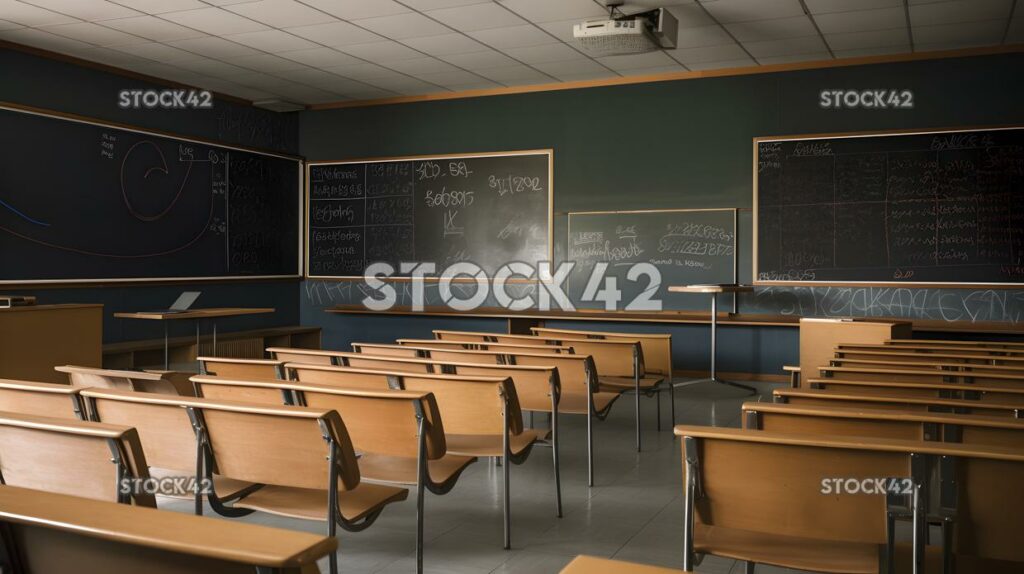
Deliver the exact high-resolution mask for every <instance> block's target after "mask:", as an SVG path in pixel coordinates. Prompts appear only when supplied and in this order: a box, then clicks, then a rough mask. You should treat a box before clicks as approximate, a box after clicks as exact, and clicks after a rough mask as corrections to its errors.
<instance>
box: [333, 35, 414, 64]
mask: <svg viewBox="0 0 1024 574" xmlns="http://www.w3.org/2000/svg"><path fill="white" fill-rule="evenodd" d="M339 49H340V50H341V51H342V52H345V53H346V54H350V55H352V56H355V57H357V58H362V59H364V60H366V61H368V62H374V63H377V64H380V63H384V62H393V61H395V60H410V59H412V58H422V57H423V54H422V53H420V52H417V51H416V50H414V49H412V48H410V47H408V46H404V45H402V44H399V43H398V42H393V41H391V40H385V41H383V42H370V43H369V44H353V45H351V46H343V47H341V48H339Z"/></svg>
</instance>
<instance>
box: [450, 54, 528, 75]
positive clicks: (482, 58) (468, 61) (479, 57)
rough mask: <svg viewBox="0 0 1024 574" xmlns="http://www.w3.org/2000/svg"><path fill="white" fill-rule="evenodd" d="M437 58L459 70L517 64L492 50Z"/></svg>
mask: <svg viewBox="0 0 1024 574" xmlns="http://www.w3.org/2000/svg"><path fill="white" fill-rule="evenodd" d="M439 57H440V58H441V59H442V60H444V61H446V62H449V63H452V64H455V65H456V66H458V67H460V68H466V69H467V70H480V69H484V68H501V67H505V66H514V65H516V64H518V62H516V61H515V60H513V59H512V58H509V57H508V56H506V55H505V54H502V53H500V52H496V51H494V50H485V51H483V52H471V53H469V54H449V55H444V56H439Z"/></svg>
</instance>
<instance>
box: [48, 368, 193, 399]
mask: <svg viewBox="0 0 1024 574" xmlns="http://www.w3.org/2000/svg"><path fill="white" fill-rule="evenodd" d="M54 370H55V371H57V372H60V373H65V374H67V376H68V381H69V382H70V383H71V385H72V386H74V387H101V388H108V389H124V390H128V391H140V392H145V393H157V394H162V395H179V394H184V395H188V394H190V392H189V389H188V386H187V385H185V384H182V383H183V381H184V378H185V377H183V376H182V375H183V373H175V372H173V371H124V370H119V369H99V368H96V367H80V366H77V365H60V366H57V367H54Z"/></svg>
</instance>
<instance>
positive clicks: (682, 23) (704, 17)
mask: <svg viewBox="0 0 1024 574" xmlns="http://www.w3.org/2000/svg"><path fill="white" fill-rule="evenodd" d="M662 6H664V5H659V6H657V7H662ZM667 8H668V11H669V12H671V13H672V15H673V16H675V17H676V20H678V21H679V28H680V29H683V28H695V27H697V26H710V25H712V24H714V23H715V20H714V19H713V18H711V16H710V15H708V13H707V12H705V11H704V9H703V8H701V6H700V5H699V4H697V3H696V2H688V3H686V4H682V5H680V6H668V7H667Z"/></svg>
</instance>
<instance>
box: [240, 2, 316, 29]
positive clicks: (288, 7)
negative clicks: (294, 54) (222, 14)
mask: <svg viewBox="0 0 1024 574" xmlns="http://www.w3.org/2000/svg"><path fill="white" fill-rule="evenodd" d="M225 9H227V10H230V11H232V12H234V13H235V14H240V15H242V16H245V17H246V18H249V19H251V20H256V21H257V22H263V23H264V24H266V25H268V26H271V27H273V28H291V27H293V26H309V25H312V24H324V23H327V22H334V21H335V20H334V18H333V17H332V16H330V15H329V14H325V13H323V12H322V11H320V10H316V9H314V8H310V7H309V6H306V5H305V4H301V3H299V2H296V1H295V0H257V1H255V2H246V3H245V4H234V5H231V6H226V7H225Z"/></svg>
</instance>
